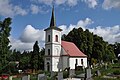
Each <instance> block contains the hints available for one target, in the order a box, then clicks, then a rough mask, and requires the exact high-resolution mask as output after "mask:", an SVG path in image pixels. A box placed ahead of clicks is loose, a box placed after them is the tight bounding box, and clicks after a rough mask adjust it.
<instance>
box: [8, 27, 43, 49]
mask: <svg viewBox="0 0 120 80" xmlns="http://www.w3.org/2000/svg"><path fill="white" fill-rule="evenodd" d="M35 41H38V42H39V46H40V48H41V47H44V41H45V33H44V30H39V29H35V28H33V27H32V26H31V25H27V26H26V28H25V29H24V31H23V33H22V34H21V36H20V38H19V39H14V38H13V37H12V36H11V37H10V44H11V45H12V48H11V49H17V50H20V51H24V50H27V51H31V50H32V49H33V45H34V43H35Z"/></svg>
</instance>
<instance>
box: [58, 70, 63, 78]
mask: <svg viewBox="0 0 120 80" xmlns="http://www.w3.org/2000/svg"><path fill="white" fill-rule="evenodd" d="M58 80H63V72H58Z"/></svg>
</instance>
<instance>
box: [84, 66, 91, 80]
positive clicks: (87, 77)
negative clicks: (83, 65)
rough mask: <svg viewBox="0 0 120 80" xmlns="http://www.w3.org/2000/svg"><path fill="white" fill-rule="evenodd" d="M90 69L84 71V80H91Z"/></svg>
mask: <svg viewBox="0 0 120 80" xmlns="http://www.w3.org/2000/svg"><path fill="white" fill-rule="evenodd" d="M91 76H92V75H91V68H90V67H89V68H87V69H86V73H85V80H91Z"/></svg>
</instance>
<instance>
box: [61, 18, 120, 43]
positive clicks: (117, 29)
mask: <svg viewBox="0 0 120 80" xmlns="http://www.w3.org/2000/svg"><path fill="white" fill-rule="evenodd" d="M92 23H94V21H92V20H91V19H90V18H86V19H85V20H79V21H78V23H77V24H76V25H73V24H70V26H69V27H67V26H66V25H61V26H59V28H61V29H63V31H62V32H63V33H62V34H68V33H69V32H70V31H71V30H72V29H73V28H79V27H81V28H82V29H83V30H85V29H89V31H90V32H93V33H94V34H97V35H99V36H101V37H103V39H104V40H105V41H107V42H109V43H115V42H120V25H115V26H111V27H103V26H97V27H96V28H89V27H88V25H90V24H92Z"/></svg>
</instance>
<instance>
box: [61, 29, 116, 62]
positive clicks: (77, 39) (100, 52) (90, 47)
mask: <svg viewBox="0 0 120 80" xmlns="http://www.w3.org/2000/svg"><path fill="white" fill-rule="evenodd" d="M62 39H63V40H65V41H70V42H73V43H74V44H75V45H76V46H77V47H78V48H79V49H80V50H81V51H82V52H83V53H84V54H86V55H87V56H88V60H89V61H90V63H91V61H92V60H93V59H96V60H97V62H100V61H101V60H103V61H110V60H112V59H114V58H115V55H114V51H113V48H112V47H111V46H110V44H108V42H105V41H104V40H103V38H102V37H100V36H98V35H94V34H93V33H91V32H89V30H88V29H86V30H85V31H84V30H83V29H82V28H78V29H76V28H74V29H73V30H72V31H70V32H69V33H68V34H67V35H65V34H64V35H63V36H62ZM91 64H92V63H91Z"/></svg>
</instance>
